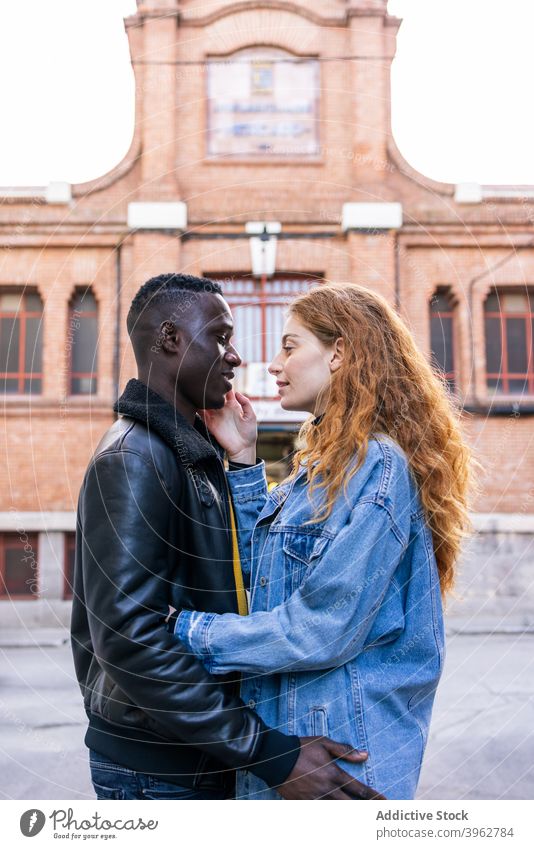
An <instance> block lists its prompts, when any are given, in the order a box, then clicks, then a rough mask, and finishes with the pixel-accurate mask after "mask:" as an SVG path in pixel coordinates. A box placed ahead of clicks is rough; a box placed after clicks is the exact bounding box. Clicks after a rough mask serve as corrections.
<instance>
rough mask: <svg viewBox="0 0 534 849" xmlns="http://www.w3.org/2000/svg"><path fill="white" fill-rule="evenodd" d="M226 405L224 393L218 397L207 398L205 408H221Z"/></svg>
mask: <svg viewBox="0 0 534 849" xmlns="http://www.w3.org/2000/svg"><path fill="white" fill-rule="evenodd" d="M223 407H224V395H219V396H218V397H217V398H209V399H208V398H205V399H204V407H203V409H204V410H221V409H222V408H223Z"/></svg>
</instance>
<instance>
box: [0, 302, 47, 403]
mask: <svg viewBox="0 0 534 849" xmlns="http://www.w3.org/2000/svg"><path fill="white" fill-rule="evenodd" d="M42 325H43V304H42V301H41V298H40V297H39V295H38V294H37V293H36V292H28V291H25V292H20V291H19V292H14V291H11V292H1V293H0V391H2V392H4V393H7V394H16V395H27V394H31V393H40V392H41V391H42V385H43V374H42V353H43V352H42Z"/></svg>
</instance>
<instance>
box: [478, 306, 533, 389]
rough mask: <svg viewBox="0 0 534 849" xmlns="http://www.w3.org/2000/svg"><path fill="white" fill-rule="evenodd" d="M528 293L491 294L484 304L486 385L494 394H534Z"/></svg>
mask: <svg viewBox="0 0 534 849" xmlns="http://www.w3.org/2000/svg"><path fill="white" fill-rule="evenodd" d="M533 301H534V296H533V294H532V293H530V292H525V291H523V292H518V291H517V290H516V291H513V290H506V291H503V290H500V291H494V292H492V293H491V294H490V295H489V296H488V298H487V300H486V302H485V304H484V329H485V336H486V382H487V387H488V389H489V390H492V391H493V392H495V393H497V394H503V395H516V394H517V395H518V394H523V393H529V394H534V366H533V356H532V338H533V332H532V331H533V322H534V313H533Z"/></svg>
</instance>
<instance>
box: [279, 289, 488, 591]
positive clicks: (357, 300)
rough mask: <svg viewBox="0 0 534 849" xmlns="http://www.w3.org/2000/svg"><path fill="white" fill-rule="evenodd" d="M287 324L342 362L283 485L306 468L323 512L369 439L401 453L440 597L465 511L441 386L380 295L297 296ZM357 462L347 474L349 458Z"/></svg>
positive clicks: (460, 445)
mask: <svg viewBox="0 0 534 849" xmlns="http://www.w3.org/2000/svg"><path fill="white" fill-rule="evenodd" d="M289 314H290V315H291V316H293V317H295V318H296V319H297V320H298V321H300V322H301V323H302V324H303V325H305V326H306V327H307V328H308V329H309V330H311V331H312V332H313V333H314V334H315V336H317V337H318V339H319V340H320V341H321V342H322V343H323V344H324V345H326V346H331V345H333V344H334V342H335V341H336V339H338V338H339V337H341V338H342V339H343V340H344V342H345V345H344V352H345V353H344V359H343V362H342V364H341V366H340V368H339V369H338V370H337V371H335V372H334V373H333V374H332V376H331V382H330V386H329V389H328V392H329V395H328V399H327V403H326V408H325V412H324V416H323V418H322V419H321V422H320V425H319V426H313V425H312V421H313V418H310V419H308V420H307V421H306V422H305V423H304V424H303V426H302V428H301V431H300V434H299V441H298V445H300V446H301V447H300V449H299V450H297V451H296V453H295V456H294V459H293V468H292V471H291V474H290V478H291V477H293V476H294V475H295V474H296V473H297V471H298V469H299V466H301V465H302V464H304V465H306V466H307V469H308V472H307V475H308V484H309V489H310V494H311V492H313V491H314V490H317V489H319V488H320V489H322V490H323V491H324V493H325V497H324V499H323V502H324V503H323V507H322V509H321V510H320V511H319V513H318V514H316V515H315V516H314V519H313V521H322V520H324V519H325V518H326V517H327V516H328V515H329V514H330V512H331V510H332V507H333V504H334V501H335V499H336V497H337V495H338V494H339V491H340V490H341V489H342V488H344V487H346V484H347V482H348V479H349V478H350V477H351V476H352V474H354V472H355V471H356V470H357V469H358V468H359V467H360V466H361V465H362V463H363V461H364V459H365V455H366V452H367V445H368V441H369V438H370V437H371V436H372V435H373V433H378V432H382V433H386V434H388V435H389V436H390V437H392V438H393V439H394V440H395V441H396V442H397V443H398V444H399V445H400V446H401V448H402V449H403V450H404V452H405V453H406V456H407V458H408V462H409V465H410V468H411V471H412V474H413V476H414V478H415V481H416V483H417V485H418V489H419V494H420V498H421V502H422V505H423V507H424V509H425V513H426V518H427V522H428V524H429V527H430V529H431V531H432V537H433V542H434V551H435V555H436V561H437V566H438V571H439V578H440V587H441V593H442V595H443V596H445V594H446V593H447V592H448V591H449V590H451V589H452V586H453V582H454V572H455V563H456V561H457V559H458V555H459V552H460V546H461V542H462V539H463V538H464V536H465V535H466V534H467V533H468V531H469V530H470V528H471V526H470V522H469V518H468V510H467V498H468V489H469V484H470V482H471V467H472V462H471V457H470V452H469V449H468V447H467V445H466V443H465V442H464V439H463V437H462V434H461V432H460V427H459V424H458V413H457V412H456V411H455V409H454V407H453V405H452V404H451V401H450V399H449V395H448V393H447V390H446V388H445V384H444V382H443V381H442V380H441V379H440V378H439V377H438V376H437V375H436V374H435V373H434V372H433V371H432V369H431V367H430V365H429V363H428V362H427V360H426V358H425V357H424V356H423V354H422V353H421V352H420V351H419V350H418V348H417V346H416V344H415V341H414V339H413V338H412V335H411V333H410V332H409V330H408V329H407V327H406V326H405V325H404V323H403V322H402V320H401V319H400V318H399V316H398V315H397V314H396V312H395V311H394V310H393V309H392V308H391V307H390V306H389V304H388V303H387V301H386V300H385V299H384V298H382V297H381V296H380V295H377V294H375V293H374V292H372V291H370V290H369V289H366V288H364V287H363V286H358V285H355V284H352V283H341V284H339V283H337V284H336V283H327V284H323V285H320V286H317V287H315V288H313V289H311V290H309V291H308V292H306V293H305V294H303V295H299V296H297V298H296V299H295V300H294V301H292V303H291V304H290V306H289ZM355 452H357V463H356V465H354V464H352V469H351V472H350V473H349V475H347V468H349V466H350V464H351V461H352V460H353V458H354V454H355Z"/></svg>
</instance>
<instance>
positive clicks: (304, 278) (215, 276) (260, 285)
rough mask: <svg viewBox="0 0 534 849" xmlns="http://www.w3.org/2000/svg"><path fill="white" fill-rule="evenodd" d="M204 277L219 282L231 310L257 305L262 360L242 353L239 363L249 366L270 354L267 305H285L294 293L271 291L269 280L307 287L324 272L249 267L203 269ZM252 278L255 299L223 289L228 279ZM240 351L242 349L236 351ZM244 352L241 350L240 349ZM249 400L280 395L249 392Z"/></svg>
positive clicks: (264, 360)
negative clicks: (250, 269) (257, 271)
mask: <svg viewBox="0 0 534 849" xmlns="http://www.w3.org/2000/svg"><path fill="white" fill-rule="evenodd" d="M203 276H204V277H207V278H208V279H209V280H213V282H214V283H218V284H219V285H220V286H221V288H222V290H223V297H224V299H225V301H226V302H227V304H228V306H229V307H230V309H231V310H233V308H234V307H238V306H257V307H258V308H259V309H260V311H261V313H260V315H261V318H260V327H261V356H262V359H261V360H258V361H256V360H247V359H245V357H243V360H242V364H241V366H245V367H246V366H248V365H249V363H250V362H268V360H269V357H268V356H267V338H266V335H267V313H266V307H267V306H271V307H272V306H280V307H286V306H287V305H288V304H289V302H290V301H291V300H292V299H293V297H294V296H295V294H296V293H292V292H290V291H288V292H270V291H269V284H270V283H271V284H272V283H273V282H274V281H276V282H282V281H286V280H287V281H295V282H296V281H300V282H302V289H305V288H306V286H307V287H310V286H313V285H317V284H320V283H322V282H324V279H325V276H324V273H323V272H320V273H319V272H311V271H310V272H300V273H299V272H294V271H292V272H287V273H286V272H284V271H277V272H276V274H274V275H272V276H269V277H267V276H266V275H261V276H258V275H255V274H251V273H250V272H248V271H240V272H233V271H232V272H230V271H228V272H221V271H217V272H206V273H205V274H204V273H203ZM243 280H247V281H252V282H254V283H255V284H256V286H255V288H256V291H255V293H254V294H255V296H256V297H257V301H256V299H254V301H251V296H250V293H247V292H243V293H239V292H236V293H233V292H231V291H230V292H229V291H227V290H226V289H225V284H226V285H228V283H229V282H230V281H232V282H233V281H243ZM239 353H241V351H240V352H239ZM243 353H244V352H243ZM249 397H250V399H251V400H252V401H267V400H270V401H272V400H277V399H278V398H279V396H278V395H272V396H260V395H251V396H249Z"/></svg>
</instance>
